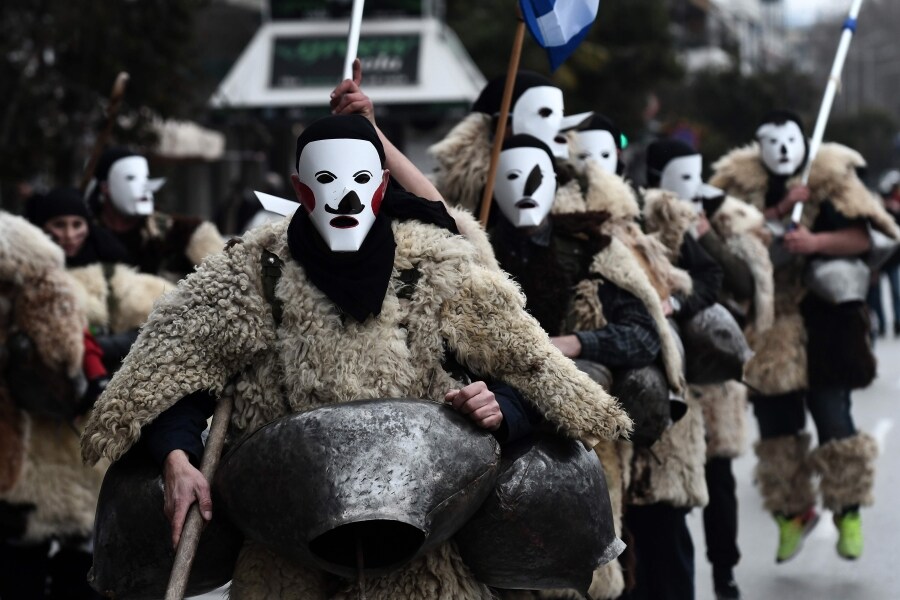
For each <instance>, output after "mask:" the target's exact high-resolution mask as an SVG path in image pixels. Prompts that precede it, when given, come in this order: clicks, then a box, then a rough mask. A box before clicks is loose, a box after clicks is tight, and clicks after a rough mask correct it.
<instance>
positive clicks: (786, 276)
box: [710, 143, 900, 395]
mask: <svg viewBox="0 0 900 600" xmlns="http://www.w3.org/2000/svg"><path fill="white" fill-rule="evenodd" d="M864 165H865V161H864V160H863V158H862V156H860V155H859V153H857V152H856V151H854V150H852V149H850V148H847V147H845V146H841V145H839V144H833V143H832V144H823V145H822V147H821V149H820V150H819V154H818V155H817V156H816V158H815V160H814V161H813V165H812V171H811V173H810V179H809V189H810V199H809V201H808V202H806V203H805V209H804V211H803V224H804V225H805V226H807V227H810V226H811V225H812V224H813V222H814V221H815V219H816V217H817V216H818V214H819V211H820V209H821V205H822V203H823V202H825V201H830V202H831V203H832V205H833V206H834V208H835V209H836V210H837V211H838V212H839V213H840V214H841V215H843V216H844V217H847V218H848V219H854V218H865V219H867V220H868V221H869V222H870V223H871V224H872V226H873V227H874V228H875V229H877V230H879V231H881V232H882V233H884V234H885V235H887V236H888V237H890V238H892V239H900V229H898V228H897V224H896V223H895V222H894V220H893V219H892V218H891V216H890V215H889V214H888V213H887V211H885V210H884V208H883V207H882V206H881V204H880V203H879V202H878V201H877V200H876V199H875V198H874V197H873V196H872V194H871V193H870V192H869V191H868V190H867V189H866V187H865V185H864V184H863V183H862V181H860V180H859V178H858V177H857V175H856V168H858V167H861V166H864ZM713 169H714V170H715V174H714V175H713V177H712V179H711V180H710V183H711V184H712V185H714V186H716V187H719V188H721V189H723V190H725V191H726V192H727V193H728V194H729V195H731V196H734V197H736V198H739V199H741V200H743V201H744V202H746V203H748V204H750V205H752V206H754V207H755V208H756V209H758V210H759V211H763V210H765V194H766V190H767V188H768V185H769V175H768V173H767V171H766V169H765V167H764V165H763V163H762V161H761V160H760V153H759V147H758V145H757V144H755V143H754V144H751V145H749V146H746V147H743V148H738V149H736V150H733V151H732V152H730V153H729V154H727V155H726V156H724V157H723V158H721V159H720V160H719V161H718V162H716V163H715V164H714V165H713ZM797 182H798V180H797V178H794V179H792V180H791V181H789V182H788V184H787V186H788V189H789V188H790V187H791V186H792V185H795V184H796V183H797ZM803 272H804V264H803V261H799V260H798V261H792V262H791V263H790V264H788V265H787V266H785V267H782V268H780V269H778V270H777V271H776V272H775V274H774V280H775V321H774V324H773V326H772V328H771V329H770V330H768V331H766V330H762V331H760V330H751V331H749V332H748V341H750V343H751V347H752V348H753V349H754V351H755V352H756V356H754V358H753V360H751V361H750V363H749V364H748V365H747V369H746V371H745V378H746V380H747V382H748V383H749V384H750V385H752V386H753V387H754V388H755V389H757V390H759V391H760V392H761V393H763V394H765V395H778V394H783V393H788V392H791V391H796V390H802V389H805V388H806V387H807V386H808V385H809V382H810V381H813V382H814V383H817V384H821V385H833V384H834V383H836V382H835V381H827V382H818V381H817V380H816V378H815V377H816V376H815V375H813V379H812V380H810V374H809V372H808V369H807V366H808V362H812V361H808V357H807V341H808V337H807V332H806V330H805V327H804V323H803V319H802V317H801V316H800V314H799V304H800V302H801V300H802V299H803V296H804V294H805V289H804V287H803V284H802V282H803ZM849 327H850V329H852V330H853V331H855V332H856V335H857V337H859V336H860V335H861V332H860V331H859V325H858V324H857V323H853V324H850V325H849ZM846 333H847V335H852V334H853V332H852V331H849V330H848V331H847V332H846ZM863 343H864V342H863ZM825 345H826V346H828V347H829V348H836V347H837V348H844V347H846V344H845V343H844V342H841V341H839V340H831V339H830V340H825ZM820 346H821V344H817V345H816V347H820ZM851 346H853V347H854V348H857V347H858V346H859V343H856V344H852V345H851ZM809 347H811V348H812V347H814V346H813V345H812V344H809ZM827 358H831V356H829V357H827ZM872 360H874V359H873V357H872V355H871V352H869V351H867V350H865V349H862V352H857V351H854V352H852V353H850V352H848V353H846V354H843V353H842V356H841V364H840V368H839V369H837V370H835V369H833V368H831V366H829V365H831V363H830V362H829V363H826V365H825V367H824V372H827V373H828V374H830V375H831V376H832V377H834V375H835V374H836V373H843V372H848V373H852V374H853V375H852V376H850V377H849V378H848V381H847V382H845V383H847V385H848V386H849V387H860V386H861V385H862V384H863V383H865V382H864V381H861V380H863V379H864V375H865V373H867V372H870V371H871V370H872V366H873V365H872ZM857 361H862V362H860V364H855V363H856V362H857Z"/></svg>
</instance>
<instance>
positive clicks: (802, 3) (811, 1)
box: [784, 0, 852, 25]
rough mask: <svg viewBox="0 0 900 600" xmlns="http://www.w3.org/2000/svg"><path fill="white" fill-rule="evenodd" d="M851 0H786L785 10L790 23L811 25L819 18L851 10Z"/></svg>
mask: <svg viewBox="0 0 900 600" xmlns="http://www.w3.org/2000/svg"><path fill="white" fill-rule="evenodd" d="M850 4H852V1H851V0H785V2H784V10H785V16H786V18H787V22H788V24H789V25H809V24H810V23H813V22H814V21H816V19H817V18H819V17H822V16H828V15H832V14H835V13H846V12H848V11H849V10H850Z"/></svg>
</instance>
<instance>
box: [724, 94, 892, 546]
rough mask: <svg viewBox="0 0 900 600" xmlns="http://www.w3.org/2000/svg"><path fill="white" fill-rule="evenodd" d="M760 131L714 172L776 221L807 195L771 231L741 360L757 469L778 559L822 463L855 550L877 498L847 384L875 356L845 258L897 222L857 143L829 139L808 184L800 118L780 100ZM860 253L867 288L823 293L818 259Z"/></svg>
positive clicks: (828, 491) (869, 443)
mask: <svg viewBox="0 0 900 600" xmlns="http://www.w3.org/2000/svg"><path fill="white" fill-rule="evenodd" d="M756 137H757V139H756V142H755V143H754V144H752V145H750V146H746V147H744V148H739V149H736V150H732V151H731V152H730V153H728V154H727V155H726V156H724V157H723V158H721V159H720V160H719V161H718V162H717V163H715V164H714V165H713V169H714V171H715V174H714V176H713V178H712V179H711V181H710V183H712V184H713V185H715V186H716V187H719V188H721V189H723V190H725V191H726V192H727V193H728V194H729V195H732V196H735V197H737V198H739V199H741V200H743V201H744V202H747V203H748V204H751V205H752V206H755V207H756V208H757V209H758V210H760V211H764V213H765V215H766V218H767V219H769V220H770V222H774V226H773V229H775V230H778V229H780V230H782V231H783V230H784V229H785V224H786V223H788V222H789V218H790V215H791V213H792V211H793V209H794V206H795V205H796V204H797V203H799V202H802V203H803V206H804V210H803V216H802V220H801V222H800V224H799V226H797V227H796V228H793V230H791V231H789V232H788V233H786V234H784V235H783V239H776V240H775V242H773V243H774V244H775V246H774V247H773V248H772V255H773V263H774V266H775V274H774V279H775V306H776V311H775V322H774V325H773V326H772V327H771V328H770V329H769V330H768V331H766V332H762V333H760V334H758V335H756V336H751V337H752V339H751V341H752V347H753V349H754V350H755V352H756V354H755V356H754V358H753V359H752V360H751V362H750V363H749V364H748V366H747V369H746V370H745V379H746V381H747V382H748V383H749V384H750V385H752V386H753V389H754V392H755V393H754V395H753V396H752V397H751V400H752V403H753V410H754V413H755V415H756V418H757V421H758V423H759V428H760V438H761V439H760V441H759V442H758V443H757V445H756V453H757V456H758V458H759V463H758V465H757V471H756V473H757V481H758V482H759V489H760V492H761V493H762V495H763V499H764V501H765V506H766V508H767V509H768V510H769V511H771V512H772V513H773V516H774V517H775V520H776V523H777V524H778V531H779V541H778V549H777V552H776V561H777V562H779V563H780V562H784V561H786V560H789V559H791V558H793V557H794V556H795V555H796V554H797V552H799V551H800V548H801V546H802V542H803V539H804V537H805V536H806V534H807V533H808V532H809V531H810V530H811V529H812V527H813V526H815V524H816V522H817V520H818V514H817V513H816V510H815V504H816V493H815V490H814V488H813V477H814V475H815V474H816V473H817V474H818V475H819V476H820V477H821V479H820V483H819V489H820V491H821V493H822V497H823V501H824V505H825V507H826V508H828V509H829V510H831V511H832V512H833V513H834V522H835V525H836V526H837V528H838V532H839V537H838V543H837V551H838V554H839V555H840V556H842V557H844V558H847V559H855V558H858V557H859V556H860V554H861V553H862V541H863V539H862V528H861V521H860V516H859V515H860V512H859V509H860V507H861V506H865V505H869V504H871V503H872V501H873V498H872V490H873V485H874V478H875V458H876V454H877V445H876V443H875V440H874V439H873V438H872V437H871V436H869V435H867V434H865V433H863V432H860V431H859V430H858V429H857V428H856V426H855V424H854V422H853V418H852V416H851V412H850V406H851V401H850V393H851V390H853V389H857V388H862V387H865V386H867V385H869V383H871V381H872V380H873V379H874V377H875V369H876V364H875V357H874V355H873V354H872V352H871V348H870V344H869V339H868V337H869V335H870V332H869V325H868V315H867V313H866V310H865V306H864V299H865V291H864V290H865V288H866V286H867V284H868V279H867V269H866V268H865V265H864V264H863V263H862V262H861V261H854V260H842V259H844V258H851V259H852V258H856V257H860V256H864V255H865V254H866V252H867V251H868V250H869V248H870V241H869V235H868V233H867V227H871V228H873V229H875V230H878V231H880V232H881V233H883V234H884V235H886V236H888V237H889V238H892V239H895V240H896V239H900V230H898V228H897V226H896V224H895V223H894V222H893V220H892V219H891V218H890V216H889V215H888V214H887V213H886V212H885V211H884V209H883V207H881V206H880V205H879V203H878V202H877V201H876V200H875V199H874V198H873V196H872V195H871V193H870V192H869V191H868V190H867V189H866V187H865V185H864V184H863V183H862V181H860V179H859V178H858V177H857V169H858V168H860V167H862V166H864V165H865V161H864V160H863V158H862V156H860V155H859V153H857V152H855V151H854V150H851V149H850V148H847V147H844V146H840V145H838V144H823V145H822V146H821V148H820V149H819V151H818V154H817V155H816V156H815V157H814V159H813V162H812V167H811V172H810V177H809V185H808V186H804V185H802V184H801V182H800V179H799V175H800V174H801V173H802V172H803V171H804V169H805V168H806V166H807V163H808V161H809V142H808V140H807V138H806V135H805V133H804V129H803V123H802V121H801V120H800V118H799V117H798V116H797V115H795V114H793V113H791V112H789V111H783V110H779V111H774V112H772V113H771V114H769V115H767V116H766V117H765V118H764V119H763V121H762V122H761V123H760V125H759V127H758V129H757V132H756ZM836 259H837V260H836ZM854 265H855V266H857V267H859V266H862V269H861V270H860V269H859V268H857V270H856V271H855V272H857V273H859V277H858V279H859V282H860V284H859V285H858V286H856V287H860V289H862V290H863V291H862V292H859V293H856V292H854V290H853V288H854V286H853V285H847V283H848V282H851V281H853V278H852V277H851V278H850V279H844V280H843V281H844V284H843V285H840V286H838V287H839V288H840V289H839V290H837V291H838V292H839V293H840V297H837V296H835V295H833V294H828V293H827V290H828V289H832V290H833V289H834V288H833V287H832V288H829V287H828V286H827V277H825V278H822V277H821V273H822V271H821V268H828V267H829V266H831V267H835V266H836V267H838V268H845V267H853V266H854ZM817 273H818V275H817ZM820 284H822V285H820ZM801 299H802V301H801ZM807 410H808V411H809V412H810V413H811V415H812V417H813V420H814V422H815V425H816V429H817V432H818V443H819V446H818V448H816V449H815V450H812V451H810V445H811V440H810V436H809V435H808V434H807V433H805V431H804V428H805V421H806V411H807Z"/></svg>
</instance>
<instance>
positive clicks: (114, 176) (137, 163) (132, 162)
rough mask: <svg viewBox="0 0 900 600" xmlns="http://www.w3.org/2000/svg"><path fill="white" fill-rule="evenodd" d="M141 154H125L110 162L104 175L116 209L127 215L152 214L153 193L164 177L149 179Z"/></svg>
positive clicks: (148, 169)
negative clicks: (107, 171)
mask: <svg viewBox="0 0 900 600" xmlns="http://www.w3.org/2000/svg"><path fill="white" fill-rule="evenodd" d="M149 174H150V167H149V166H148V165H147V159H146V158H144V157H143V156H126V157H125V158H120V159H119V160H117V161H116V162H114V163H113V164H112V166H111V167H110V169H109V174H108V175H107V177H106V185H107V193H108V195H109V199H110V200H111V201H112V203H113V206H115V208H116V210H117V211H119V212H120V213H122V214H123V215H128V216H146V215H150V214H153V193H154V192H155V191H157V190H158V189H159V188H161V187H162V185H163V183H165V181H166V180H165V179H149V178H148V176H149Z"/></svg>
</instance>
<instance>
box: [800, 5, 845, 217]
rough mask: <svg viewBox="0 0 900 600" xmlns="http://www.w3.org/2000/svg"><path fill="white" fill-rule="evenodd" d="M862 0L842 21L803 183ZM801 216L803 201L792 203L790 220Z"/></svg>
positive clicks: (821, 134)
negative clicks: (842, 24) (842, 28)
mask: <svg viewBox="0 0 900 600" xmlns="http://www.w3.org/2000/svg"><path fill="white" fill-rule="evenodd" d="M862 3H863V0H853V5H852V6H851V7H850V13H849V15H848V16H847V20H846V21H844V30H843V32H842V33H841V41H840V43H839V44H838V49H837V55H836V56H835V57H834V65H832V67H831V75H830V76H829V77H828V85H827V86H826V87H825V97H824V98H822V106H821V107H820V108H819V116H818V118H817V119H816V128H815V130H814V131H813V136H812V140H811V141H810V143H809V159H808V160H807V163H806V168H805V169H804V170H803V179H802V181H803V185H807V184H808V183H809V173H810V170H811V169H812V163H813V160H814V159H815V158H816V154H818V153H819V148H820V147H821V146H822V138H824V137H825V126H826V125H828V117H829V116H831V106H832V105H833V104H834V97H835V95H836V94H837V92H838V86H839V85H840V81H841V73H842V72H843V70H844V62H845V61H846V60H847V53H848V52H849V51H850V41H851V40H852V39H853V34H854V33H855V32H856V19H857V18H858V17H859V9H860V8H861V7H862ZM802 217H803V202H798V203H797V204H795V205H794V210H793V211H792V212H791V221H792V222H793V223H794V225H799V224H800V219H801V218H802Z"/></svg>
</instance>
